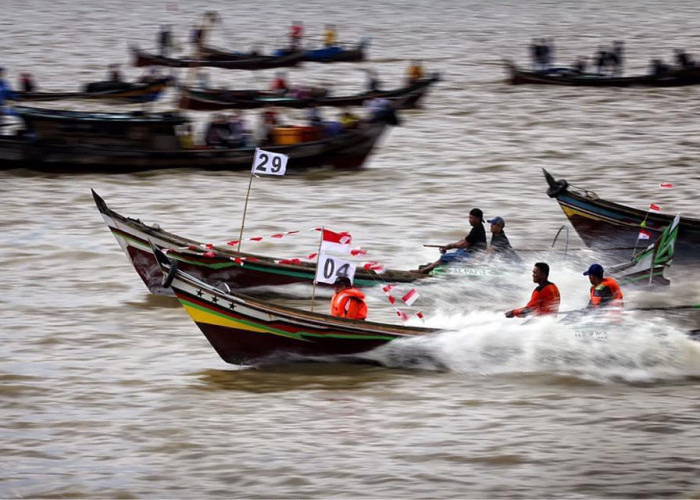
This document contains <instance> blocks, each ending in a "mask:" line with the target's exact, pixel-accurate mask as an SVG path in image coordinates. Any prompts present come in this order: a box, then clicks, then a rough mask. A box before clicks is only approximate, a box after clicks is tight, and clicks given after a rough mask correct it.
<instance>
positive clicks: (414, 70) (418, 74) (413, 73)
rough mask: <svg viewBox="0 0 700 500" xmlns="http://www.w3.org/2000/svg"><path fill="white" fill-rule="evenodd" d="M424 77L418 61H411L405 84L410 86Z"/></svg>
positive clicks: (421, 66)
mask: <svg viewBox="0 0 700 500" xmlns="http://www.w3.org/2000/svg"><path fill="white" fill-rule="evenodd" d="M424 77H425V71H424V70H423V65H422V64H421V62H420V61H415V60H414V61H411V65H410V66H409V67H408V70H407V71H406V83H407V84H408V85H412V84H414V83H416V82H417V81H419V80H420V79H422V78H424Z"/></svg>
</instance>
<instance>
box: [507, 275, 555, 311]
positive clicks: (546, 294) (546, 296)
mask: <svg viewBox="0 0 700 500" xmlns="http://www.w3.org/2000/svg"><path fill="white" fill-rule="evenodd" d="M560 302H561V297H560V295H559V289H558V288H557V285H555V284H554V283H551V282H549V281H545V282H544V283H543V284H541V285H540V286H538V287H537V288H535V290H534V291H533V292H532V297H530V302H528V303H527V305H526V306H525V307H521V308H519V309H513V315H514V316H518V317H523V316H527V315H528V314H533V315H535V316H544V315H546V314H557V313H558V312H559V303H560Z"/></svg>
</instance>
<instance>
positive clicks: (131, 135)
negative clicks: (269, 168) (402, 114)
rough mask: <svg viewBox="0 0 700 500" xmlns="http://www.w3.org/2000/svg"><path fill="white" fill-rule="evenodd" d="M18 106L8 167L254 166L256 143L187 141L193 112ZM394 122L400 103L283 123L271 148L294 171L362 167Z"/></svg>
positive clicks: (5, 139)
mask: <svg viewBox="0 0 700 500" xmlns="http://www.w3.org/2000/svg"><path fill="white" fill-rule="evenodd" d="M13 111H14V114H15V115H16V116H17V117H18V118H19V119H20V120H21V121H22V127H21V128H20V129H19V130H18V131H17V133H15V134H14V135H0V169H9V168H30V169H32V170H38V171H46V172H54V173H74V172H119V173H123V172H136V171H143V170H154V169H172V168H200V169H208V170H250V168H251V166H252V163H253V158H254V156H255V147H256V146H255V145H249V146H243V147H238V148H225V147H222V148H213V147H207V146H195V147H184V146H183V145H182V144H181V142H180V140H179V138H178V133H179V132H178V130H179V129H180V128H182V127H183V126H185V125H187V124H190V120H189V119H188V118H187V117H186V116H184V115H182V114H180V113H174V112H166V113H152V112H148V113H146V112H143V111H138V112H131V113H100V112H95V113H91V112H81V111H67V110H49V109H40V108H33V107H25V106H16V107H14V108H13ZM388 123H390V124H392V125H396V124H398V119H397V117H396V115H395V114H394V113H393V110H387V112H386V113H384V114H382V115H381V116H378V117H376V118H375V119H374V120H372V121H360V122H359V125H358V127H357V128H353V129H343V130H338V131H337V133H335V134H333V135H330V134H328V135H325V134H324V130H323V129H321V128H318V127H317V128H309V127H307V128H303V130H302V128H292V127H287V128H284V129H276V130H275V134H277V135H278V136H279V140H278V141H276V144H272V145H269V146H267V145H266V146H264V148H265V149H266V150H268V151H271V152H274V153H283V154H285V155H287V156H288V157H289V161H288V164H287V171H288V172H293V171H295V170H303V169H307V168H311V167H320V166H331V167H335V168H346V169H352V168H359V167H361V166H362V164H363V163H364V162H365V160H366V159H367V157H368V156H369V154H370V153H371V151H372V149H373V148H374V146H375V144H376V143H377V141H378V140H379V139H380V137H381V136H382V135H383V134H384V132H385V131H386V130H387V126H388ZM302 131H304V132H307V134H306V135H303V134H302ZM311 132H313V134H311Z"/></svg>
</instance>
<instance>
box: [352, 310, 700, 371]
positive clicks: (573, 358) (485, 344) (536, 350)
mask: <svg viewBox="0 0 700 500" xmlns="http://www.w3.org/2000/svg"><path fill="white" fill-rule="evenodd" d="M442 320H446V323H451V324H452V326H453V328H454V330H452V331H447V332H445V333H441V334H438V335H431V336H426V337H420V338H411V339H401V340H397V341H394V342H391V343H389V344H387V345H385V346H382V347H380V348H378V349H375V350H374V351H372V352H370V353H366V354H365V355H364V356H363V357H364V358H367V359H368V360H372V361H374V362H376V363H378V364H381V365H383V366H387V367H392V368H407V369H425V370H444V371H451V372H457V373H464V374H468V375H477V376H490V375H497V374H523V373H527V374H552V375H556V376H566V377H571V376H573V377H576V378H581V379H585V380H590V381H596V382H601V383H605V382H611V381H624V382H629V383H647V382H655V381H660V380H677V379H683V378H688V377H696V376H700V342H697V341H696V340H693V339H692V338H690V337H689V336H688V335H687V332H686V331H684V330H681V329H679V328H676V327H673V326H671V325H669V323H668V322H667V321H666V320H665V319H663V318H659V317H657V318H648V317H643V316H640V315H632V314H629V313H626V314H625V317H624V320H621V321H618V322H615V321H613V320H610V318H608V319H607V320H606V321H601V320H600V319H598V320H596V319H586V320H583V321H581V320H579V321H576V322H572V323H571V324H567V323H565V322H562V321H557V320H555V319H553V318H541V319H539V318H538V319H534V320H528V321H526V322H524V323H519V322H517V321H512V320H505V319H504V318H503V319H502V318H500V317H497V316H495V315H494V314H492V313H474V314H469V315H465V316H461V317H454V316H453V317H449V318H445V317H443V318H442ZM441 323H443V321H441ZM465 324H468V325H470V326H469V327H468V328H465V327H464V326H463V325H465ZM458 325H462V327H459V326H458ZM430 326H433V325H430ZM440 326H441V327H445V326H449V325H445V324H441V325H440Z"/></svg>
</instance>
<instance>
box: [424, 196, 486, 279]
mask: <svg viewBox="0 0 700 500" xmlns="http://www.w3.org/2000/svg"><path fill="white" fill-rule="evenodd" d="M469 225H470V226H471V227H472V228H471V230H470V231H469V234H468V235H467V236H465V237H464V238H462V239H461V240H457V241H455V242H454V243H448V244H447V245H444V246H441V247H440V253H441V254H443V255H442V257H440V258H439V259H438V260H436V261H435V262H433V263H432V264H428V265H427V266H424V267H421V268H420V269H418V270H417V271H416V272H419V273H422V274H428V273H429V272H430V271H432V270H433V269H435V268H436V267H438V266H440V265H447V264H452V263H455V262H459V261H463V260H467V259H469V258H471V257H472V256H473V255H474V254H475V253H477V252H483V251H485V250H486V246H487V245H486V230H485V229H484V212H482V211H481V209H480V208H472V209H471V211H470V212H469ZM453 249H454V250H456V251H455V252H450V253H446V252H447V251H448V250H453Z"/></svg>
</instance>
